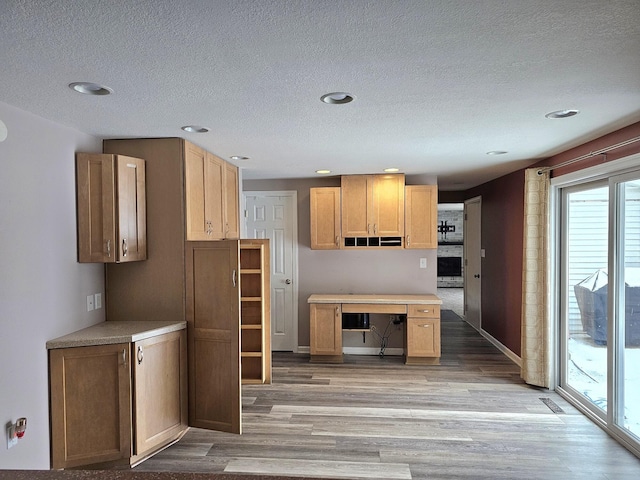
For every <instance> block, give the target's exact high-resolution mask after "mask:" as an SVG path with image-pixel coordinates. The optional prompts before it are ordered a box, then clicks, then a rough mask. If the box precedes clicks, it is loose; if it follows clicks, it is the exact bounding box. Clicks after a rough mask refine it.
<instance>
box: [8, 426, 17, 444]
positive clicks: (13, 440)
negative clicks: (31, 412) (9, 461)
mask: <svg viewBox="0 0 640 480" xmlns="http://www.w3.org/2000/svg"><path fill="white" fill-rule="evenodd" d="M17 444H18V435H16V426H15V424H13V423H11V422H9V423H7V450H8V449H10V448H11V447H13V446H14V445H17Z"/></svg>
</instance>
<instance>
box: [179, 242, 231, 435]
mask: <svg viewBox="0 0 640 480" xmlns="http://www.w3.org/2000/svg"><path fill="white" fill-rule="evenodd" d="M238 259H239V241H238V240H223V241H219V242H188V243H187V245H186V259H185V261H186V265H185V268H186V320H187V339H188V349H187V350H188V358H189V425H191V426H193V427H199V428H207V429H210V430H221V431H224V432H232V433H240V432H241V429H242V425H241V414H242V405H241V396H240V389H241V384H240V292H239V288H238V287H239V285H238V284H239V280H238V271H239V267H240V265H239V260H238Z"/></svg>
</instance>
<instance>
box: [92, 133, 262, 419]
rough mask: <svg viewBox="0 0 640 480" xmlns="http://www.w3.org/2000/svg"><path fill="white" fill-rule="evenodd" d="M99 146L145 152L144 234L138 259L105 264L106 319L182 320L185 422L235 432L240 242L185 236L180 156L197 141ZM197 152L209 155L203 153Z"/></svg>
mask: <svg viewBox="0 0 640 480" xmlns="http://www.w3.org/2000/svg"><path fill="white" fill-rule="evenodd" d="M103 149H104V151H106V152H108V153H119V154H124V155H131V156H137V157H141V158H146V159H147V179H148V182H147V216H148V235H149V239H150V242H149V252H150V254H149V259H148V260H147V261H146V262H144V265H142V264H138V265H135V264H124V265H122V264H120V265H107V268H106V281H105V283H106V292H107V295H106V308H107V318H108V319H109V320H110V321H111V320H132V321H141V320H148V319H150V318H152V319H154V320H158V321H175V320H186V321H187V322H188V325H187V341H188V359H189V365H190V368H189V392H190V394H189V424H190V425H192V426H197V427H200V428H209V429H214V430H223V431H233V432H239V431H240V429H241V424H240V413H241V408H242V407H241V401H240V400H241V397H240V388H241V384H240V289H239V282H240V278H239V273H240V263H239V251H240V247H239V243H240V242H239V240H237V239H236V240H220V241H197V242H194V241H187V239H188V238H189V234H188V233H187V230H188V228H187V226H188V225H191V224H190V223H188V222H187V218H188V217H189V215H190V214H191V213H192V212H190V211H188V209H187V205H186V204H187V201H189V202H192V203H191V205H193V201H192V200H188V199H189V198H190V195H186V191H187V189H188V188H189V187H188V186H187V185H188V184H189V183H190V179H192V178H193V177H192V175H191V174H190V173H188V172H187V169H188V168H189V167H188V165H189V164H190V163H189V162H188V161H185V159H186V158H187V157H188V156H189V155H191V153H189V152H190V151H193V152H197V151H198V147H195V148H192V145H191V144H190V143H189V142H186V141H185V140H183V139H181V138H160V139H123V140H106V141H105V142H104V144H103ZM200 157H201V158H205V159H206V158H211V157H207V154H206V152H205V154H204V156H202V155H200ZM198 175H199V174H198ZM198 175H196V174H194V176H195V177H196V178H198ZM202 175H204V170H203V171H202ZM227 178H229V177H227ZM233 182H235V183H237V180H233ZM203 189H204V187H203ZM196 197H197V195H196ZM201 198H202V199H204V194H202V196H201ZM202 201H204V200H202ZM203 208H204V207H203ZM201 218H202V219H204V214H203V216H201ZM232 223H233V224H235V223H237V220H234V222H230V224H232ZM202 225H206V221H204V220H203V223H202ZM231 230H232V229H231V228H230V230H229V231H231ZM207 238H208V237H207ZM137 267H141V268H137ZM234 282H235V285H234ZM265 293H266V294H268V293H269V292H268V290H267V291H265ZM265 304H268V299H265Z"/></svg>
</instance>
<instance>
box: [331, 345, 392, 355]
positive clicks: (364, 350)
mask: <svg viewBox="0 0 640 480" xmlns="http://www.w3.org/2000/svg"><path fill="white" fill-rule="evenodd" d="M342 353H346V354H347V355H379V354H380V347H378V348H376V347H342ZM384 354H385V355H388V356H402V355H404V349H403V348H386V349H385V350H384Z"/></svg>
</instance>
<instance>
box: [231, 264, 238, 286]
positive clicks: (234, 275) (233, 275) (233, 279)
mask: <svg viewBox="0 0 640 480" xmlns="http://www.w3.org/2000/svg"><path fill="white" fill-rule="evenodd" d="M236 275H237V274H236V269H235V268H234V269H233V272H232V273H231V281H232V282H233V286H234V287H235V286H236Z"/></svg>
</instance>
